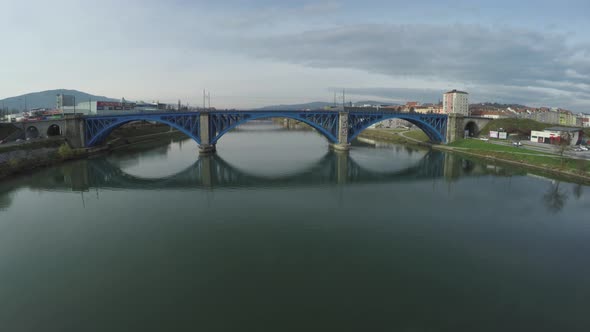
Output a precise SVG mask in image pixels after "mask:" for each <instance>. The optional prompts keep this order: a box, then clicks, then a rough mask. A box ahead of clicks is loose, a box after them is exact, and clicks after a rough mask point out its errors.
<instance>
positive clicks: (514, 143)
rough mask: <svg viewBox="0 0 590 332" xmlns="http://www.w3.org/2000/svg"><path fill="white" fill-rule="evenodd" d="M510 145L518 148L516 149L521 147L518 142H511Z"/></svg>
mask: <svg viewBox="0 0 590 332" xmlns="http://www.w3.org/2000/svg"><path fill="white" fill-rule="evenodd" d="M512 145H514V146H516V147H517V148H518V147H521V146H522V143H520V142H512Z"/></svg>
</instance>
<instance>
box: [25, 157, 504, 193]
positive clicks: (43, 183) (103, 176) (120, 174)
mask: <svg viewBox="0 0 590 332" xmlns="http://www.w3.org/2000/svg"><path fill="white" fill-rule="evenodd" d="M492 173H493V174H496V175H498V172H497V170H496V169H490V168H489V167H486V166H485V165H483V164H479V163H472V162H469V161H466V160H464V159H461V158H460V157H457V156H453V155H450V154H445V153H442V152H439V151H429V152H426V153H425V155H424V156H423V157H422V158H421V159H420V160H419V161H418V162H417V163H416V164H415V165H413V166H411V167H408V168H405V169H401V170H396V171H390V172H376V171H372V170H369V169H368V168H366V167H362V166H361V165H359V163H357V162H356V161H355V160H354V158H352V157H350V156H349V155H348V154H343V153H336V152H328V153H326V154H325V155H324V156H323V157H322V158H321V159H320V160H318V161H317V162H316V163H315V164H314V165H312V166H311V167H309V168H307V169H305V170H302V171H301V172H298V173H296V174H290V175H282V176H274V177H265V176H260V175H253V174H251V173H247V172H245V171H243V170H240V169H239V168H238V167H235V166H233V165H231V164H230V163H228V162H226V161H225V160H224V159H223V158H222V157H220V156H219V155H211V156H201V157H199V159H198V160H197V161H196V162H195V163H194V164H193V165H191V166H190V167H188V168H186V169H185V170H183V171H181V172H178V173H177V174H174V175H171V176H166V177H161V178H142V177H138V176H134V175H131V174H128V173H126V172H125V171H123V170H122V169H121V168H120V167H118V166H116V165H115V164H113V163H111V162H109V161H108V160H106V159H104V158H100V159H94V160H80V161H77V162H75V163H70V164H66V165H63V166H62V167H55V168H52V169H48V170H46V171H43V172H39V173H37V174H35V175H33V176H32V177H31V181H30V186H31V188H33V189H40V190H51V191H52V190H67V191H70V190H72V191H88V190H90V189H93V188H107V189H108V188H111V189H138V190H149V189H152V190H165V189H193V188H196V189H199V188H201V189H214V188H237V187H253V188H254V187H257V188H258V187H260V188H264V187H269V188H270V187H297V186H308V187H313V186H316V185H322V186H323V185H330V184H335V185H338V184H360V183H393V182H401V181H424V180H435V179H441V178H445V179H447V180H454V179H457V178H459V177H461V176H466V175H487V174H492ZM500 175H502V174H500ZM506 175H511V174H506Z"/></svg>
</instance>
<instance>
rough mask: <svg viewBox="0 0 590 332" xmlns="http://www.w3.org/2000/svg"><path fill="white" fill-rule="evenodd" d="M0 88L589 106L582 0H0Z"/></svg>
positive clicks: (233, 102)
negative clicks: (453, 94)
mask: <svg viewBox="0 0 590 332" xmlns="http://www.w3.org/2000/svg"><path fill="white" fill-rule="evenodd" d="M2 9H3V14H4V15H3V20H1V21H0V35H2V40H3V45H6V46H7V48H6V49H8V50H9V51H8V52H7V51H4V52H0V60H1V63H2V69H1V70H0V77H2V80H0V99H3V98H6V97H12V96H15V95H20V94H25V93H29V92H35V91H43V90H51V89H57V88H67V89H76V90H80V91H86V92H89V93H92V94H97V95H105V96H109V97H114V98H120V97H125V98H127V99H130V100H141V99H143V100H153V99H158V100H160V101H163V102H170V103H174V102H176V101H177V100H178V99H181V100H182V101H183V102H184V103H186V102H188V103H191V104H193V105H198V104H200V101H201V93H202V89H207V90H208V91H210V92H211V102H212V106H215V107H219V108H234V107H261V106H267V105H273V104H294V103H304V102H310V101H331V100H332V96H333V92H334V91H341V89H342V88H346V90H347V96H349V97H350V98H351V99H353V100H360V99H379V100H384V101H389V102H396V103H403V102H406V101H409V100H419V101H422V102H436V101H438V100H439V99H440V98H441V95H442V93H443V92H444V91H447V90H450V89H462V90H466V91H468V92H469V93H470V101H471V102H484V101H490V102H501V103H518V104H525V105H530V106H550V107H564V108H568V109H571V110H574V111H578V112H583V111H589V110H590V37H588V35H587V34H585V32H586V31H589V28H590V22H589V21H588V20H587V14H588V13H589V12H590V3H589V2H588V1H582V0H580V1H576V0H574V1H562V2H559V3H556V2H553V1H545V0H541V1H520V2H518V3H516V2H514V1H506V0H499V1H466V0H462V1H459V0H456V1H445V3H444V4H441V3H439V2H438V1H434V0H428V1H414V2H411V3H409V2H407V1H366V2H364V3H363V4H362V5H361V4H359V3H357V2H355V1H349V0H342V1H283V2H281V3H276V2H275V1H269V0H257V1H224V2H223V3H221V2H220V3H213V2H205V1H195V2H194V3H193V2H192V1H187V0H174V1H156V0H147V1H139V0H132V1H128V2H125V3H119V2H118V1H114V0H107V1H100V2H94V1H83V2H79V1H73V0H57V1H52V2H50V3H46V2H44V1H28V2H16V1H11V0H9V1H8V2H7V3H5V4H3V6H2Z"/></svg>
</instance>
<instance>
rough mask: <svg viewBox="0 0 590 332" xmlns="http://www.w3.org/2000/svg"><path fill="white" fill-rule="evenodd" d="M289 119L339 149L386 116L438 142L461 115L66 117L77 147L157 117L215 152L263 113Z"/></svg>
mask: <svg viewBox="0 0 590 332" xmlns="http://www.w3.org/2000/svg"><path fill="white" fill-rule="evenodd" d="M276 117H280V118H288V119H294V120H297V121H301V122H303V123H306V124H308V125H309V126H311V127H312V128H314V129H315V130H317V131H318V132H319V133H320V134H322V135H323V136H325V137H326V139H327V140H328V141H329V142H330V143H331V146H332V147H333V148H334V149H335V150H348V149H349V147H350V142H351V141H352V140H354V139H355V137H357V136H358V135H359V134H360V133H361V132H362V131H363V130H365V129H366V128H368V127H369V126H371V125H373V124H375V123H378V122H381V121H383V120H387V119H403V120H406V121H408V122H410V123H412V124H414V125H416V126H417V127H418V128H420V129H421V130H422V131H424V133H426V135H427V136H428V137H429V138H430V140H431V141H432V142H434V143H443V144H444V143H447V142H451V141H453V140H454V137H455V136H456V128H461V124H462V122H461V123H459V124H458V121H459V120H460V121H463V120H462V117H460V116H455V115H454V114H451V115H450V116H448V115H446V114H420V113H402V112H391V111H386V110H380V109H369V110H366V111H364V110H363V111H340V112H338V111H278V110H277V111H272V110H271V111H255V110H251V111H241V110H232V111H224V110H223V111H217V110H208V111H198V112H162V113H132V114H121V115H103V116H78V117H75V118H69V119H66V124H65V125H66V136H67V138H68V140H69V141H70V144H72V145H73V146H76V147H88V148H90V147H95V146H99V145H101V144H102V143H103V142H104V141H105V140H106V138H107V137H108V136H109V134H110V133H111V132H112V131H113V130H115V129H116V128H118V127H120V126H122V125H124V124H126V123H129V122H133V121H153V122H159V123H164V124H167V125H169V126H170V127H172V128H175V129H177V130H179V131H181V132H183V133H185V134H186V135H187V136H189V137H191V138H192V139H194V140H195V141H196V142H197V143H198V144H199V151H200V152H201V153H211V152H215V145H216V144H217V141H219V139H221V137H223V135H224V134H225V133H227V132H229V131H230V130H232V129H233V128H235V127H237V126H239V125H241V124H244V123H246V122H248V121H252V120H256V119H265V118H276Z"/></svg>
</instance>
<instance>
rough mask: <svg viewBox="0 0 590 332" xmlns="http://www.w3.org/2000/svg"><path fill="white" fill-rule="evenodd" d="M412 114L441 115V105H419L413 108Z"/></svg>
mask: <svg viewBox="0 0 590 332" xmlns="http://www.w3.org/2000/svg"><path fill="white" fill-rule="evenodd" d="M414 112H416V113H423V114H442V113H443V108H442V105H432V104H429V105H419V106H415V107H414Z"/></svg>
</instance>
